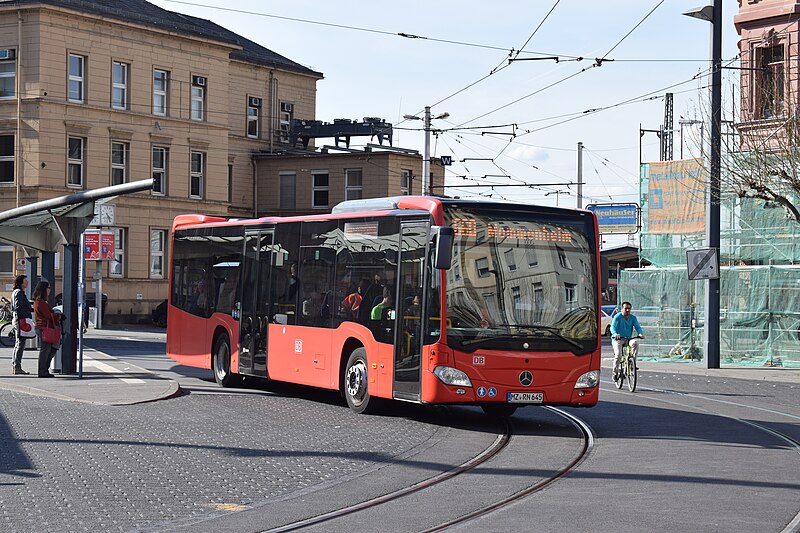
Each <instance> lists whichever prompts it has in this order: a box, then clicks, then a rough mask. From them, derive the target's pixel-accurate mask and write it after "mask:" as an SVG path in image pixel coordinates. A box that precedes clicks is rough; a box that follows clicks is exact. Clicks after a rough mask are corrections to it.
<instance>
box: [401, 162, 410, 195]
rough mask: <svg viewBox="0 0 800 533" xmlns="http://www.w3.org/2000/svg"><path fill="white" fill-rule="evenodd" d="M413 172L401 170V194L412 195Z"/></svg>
mask: <svg viewBox="0 0 800 533" xmlns="http://www.w3.org/2000/svg"><path fill="white" fill-rule="evenodd" d="M412 175H413V172H411V171H410V170H408V169H405V168H404V169H401V170H400V194H401V195H403V196H408V195H410V194H411V176H412Z"/></svg>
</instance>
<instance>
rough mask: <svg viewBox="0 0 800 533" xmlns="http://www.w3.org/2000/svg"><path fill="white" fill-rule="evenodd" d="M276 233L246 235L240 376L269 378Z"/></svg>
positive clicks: (242, 277) (240, 333)
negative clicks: (269, 332)
mask: <svg viewBox="0 0 800 533" xmlns="http://www.w3.org/2000/svg"><path fill="white" fill-rule="evenodd" d="M272 255H273V230H261V231H254V232H246V233H245V250H244V262H243V266H242V276H241V279H242V311H241V317H240V319H239V328H240V331H239V372H240V373H242V374H249V375H252V376H261V377H269V376H268V375H267V327H268V325H269V317H270V311H271V309H270V307H271V306H270V299H269V298H268V297H267V294H268V292H267V291H268V290H269V285H270V269H271V268H272Z"/></svg>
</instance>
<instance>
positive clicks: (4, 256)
mask: <svg viewBox="0 0 800 533" xmlns="http://www.w3.org/2000/svg"><path fill="white" fill-rule="evenodd" d="M0 275H3V276H12V275H14V247H13V246H5V245H0Z"/></svg>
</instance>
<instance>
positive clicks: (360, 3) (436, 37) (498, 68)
mask: <svg viewBox="0 0 800 533" xmlns="http://www.w3.org/2000/svg"><path fill="white" fill-rule="evenodd" d="M150 1H151V2H152V3H154V4H156V5H158V6H160V7H162V8H164V9H168V10H171V11H176V12H180V13H186V14H189V15H192V16H195V17H200V18H204V19H208V20H212V21H214V22H215V23H217V24H219V25H221V26H224V27H226V28H228V29H230V30H232V31H234V32H236V33H238V34H240V35H242V36H244V37H247V38H248V39H251V40H253V41H255V42H257V43H259V44H261V45H262V46H264V47H266V48H269V49H270V50H273V51H275V52H277V53H279V54H281V55H284V56H286V57H288V58H289V59H291V60H293V61H295V62H297V63H300V64H302V65H305V66H307V67H309V68H311V69H313V70H316V71H318V72H321V73H323V75H324V76H325V77H324V79H323V80H321V81H319V82H318V84H317V116H316V117H315V118H316V119H317V120H322V121H325V122H331V121H333V120H334V119H337V118H349V119H357V120H362V119H363V117H380V118H383V119H385V120H386V121H388V122H390V123H392V124H393V125H394V128H395V131H394V139H393V145H394V146H399V147H402V148H411V149H416V150H419V151H420V153H422V152H423V150H424V133H423V131H422V121H419V120H416V121H415V120H405V119H403V116H404V115H416V116H420V117H421V116H422V114H423V112H424V108H425V106H431V113H432V115H433V116H434V117H436V116H439V115H442V114H444V113H448V114H449V116H448V117H447V118H443V119H437V120H433V121H432V127H433V128H434V129H435V131H436V133H435V134H434V135H432V136H431V156H432V157H440V156H448V155H449V156H451V157H452V159H453V165H452V166H450V167H447V168H446V185H447V189H446V191H445V194H447V195H449V196H460V197H470V196H477V195H482V196H490V195H491V196H492V197H493V198H497V199H507V200H509V201H515V202H524V203H532V204H542V205H560V206H567V207H576V206H577V203H578V198H577V187H576V186H575V185H574V183H575V182H576V179H577V175H578V168H577V167H578V143H579V142H580V143H583V146H584V150H583V157H582V159H583V165H582V167H583V168H582V170H583V180H584V187H583V202H582V205H583V206H586V205H587V204H593V203H596V204H603V203H637V202H638V198H639V196H638V195H639V193H638V191H639V171H638V168H639V161H640V157H641V160H643V161H655V160H658V159H659V139H658V136H657V135H656V134H655V133H652V132H646V133H644V134H640V130H641V129H650V130H658V129H660V128H661V125H662V124H663V122H664V100H665V99H664V95H665V94H666V93H668V92H671V93H673V94H674V103H673V107H674V113H673V114H674V123H673V127H674V128H675V130H676V131H675V133H674V158H675V159H679V158H680V151H681V144H682V143H681V138H682V137H683V141H684V142H683V144H684V157H691V156H696V155H698V153H699V148H698V147H697V144H698V142H697V140H698V139H699V137H700V136H699V135H698V129H699V128H701V126H698V125H684V126H683V127H682V128H681V126H680V125H679V121H680V120H681V118H683V119H685V120H694V121H698V122H699V121H703V120H705V121H706V122H707V121H708V118H707V115H708V112H707V109H708V105H707V103H705V102H707V100H708V89H707V86H708V76H707V74H708V67H709V58H710V30H711V24H710V23H708V22H705V21H702V20H698V19H695V18H691V17H688V16H683V15H682V13H684V12H686V11H688V10H690V9H693V8H697V7H700V6H702V5H705V4H707V3H711V0H707V1H706V2H703V0H605V1H598V0H525V1H521V0H520V1H512V0H494V1H492V2H487V1H486V0H480V1H476V0H435V1H430V0H429V1H420V0H403V1H402V2H375V1H374V0H373V1H364V0H316V1H314V0H294V1H292V2H269V1H264V0H193V1H183V0H181V1H178V0H150ZM737 11H738V2H737V1H735V0H723V53H722V57H723V64H725V65H731V66H737V65H738V62H736V58H737V54H738V35H737V33H736V30H735V28H734V25H733V17H734V15H735V14H736V12H737ZM401 33H402V34H405V35H409V36H415V37H403V36H400V35H398V34H401ZM556 57H557V58H558V60H555V59H552V58H556ZM580 58H582V59H580ZM598 58H599V59H601V60H602V61H600V62H599V66H598V61H597V59H598ZM509 59H514V61H511V62H509ZM522 59H526V60H524V61H523V60H522ZM531 59H536V60H531ZM739 75H740V71H738V70H735V69H726V70H725V71H723V108H724V109H731V108H732V107H733V106H735V105H736V103H735V102H734V101H733V97H732V96H730V95H731V94H734V92H733V91H732V90H731V87H732V86H736V85H737V82H736V79H737V78H738V76H739ZM726 95H727V96H726ZM296 118H310V117H296ZM723 118H725V117H723ZM707 128H708V126H706V131H707ZM681 130H682V132H681ZM706 135H707V134H706ZM367 142H375V143H377V140H370V139H368V138H354V139H353V141H352V143H351V147H358V146H359V145H363V144H365V143H367ZM323 143H324V144H334V143H333V140H332V139H331V140H327V139H326V140H320V141H319V142H318V145H319V144H323ZM492 185H495V187H494V188H492V187H491V186H492ZM497 185H505V187H497ZM508 185H514V186H513V187H509V186H508ZM517 185H519V186H517ZM607 237H608V238H607V239H606V247H608V246H615V245H618V244H624V243H625V242H626V237H624V236H620V235H611V236H607Z"/></svg>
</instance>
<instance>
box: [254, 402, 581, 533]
mask: <svg viewBox="0 0 800 533" xmlns="http://www.w3.org/2000/svg"><path fill="white" fill-rule="evenodd" d="M544 409H547V410H549V411H551V412H553V413H555V414H556V415H558V416H560V417H562V418H565V419H567V420H568V421H569V422H570V423H571V424H572V425H573V426H574V427H575V428H576V429H577V431H578V434H579V436H580V438H581V440H582V442H581V445H580V446H579V451H578V453H577V454H576V455H575V456H574V457H573V458H572V459H571V460H570V461H569V462H568V463H567V464H566V465H565V466H563V467H561V468H559V469H557V470H556V471H554V472H553V473H552V474H551V475H548V476H547V477H545V478H544V479H540V480H539V481H538V482H536V483H534V484H533V485H530V486H528V487H525V488H523V489H521V490H518V491H516V492H514V493H513V494H511V495H509V496H507V497H505V498H502V499H501V500H499V501H495V502H492V503H489V504H487V505H484V506H481V507H479V508H477V509H474V510H472V511H470V512H468V513H464V514H463V515H461V516H459V517H457V518H453V519H451V520H448V521H447V522H444V523H442V524H439V525H437V526H435V527H433V528H431V529H427V530H425V531H442V530H445V529H448V528H450V527H453V526H456V525H462V524H465V523H468V522H470V521H471V520H476V519H478V518H480V517H483V516H485V515H487V514H489V513H491V512H493V511H496V510H498V509H501V508H503V507H506V506H509V505H511V504H513V503H515V502H517V501H519V500H522V499H524V498H525V497H527V496H530V495H531V494H534V493H536V492H538V491H541V490H543V489H545V488H547V487H548V486H550V485H552V484H553V483H555V482H556V481H558V480H559V479H561V478H563V477H564V476H566V475H568V474H569V473H570V472H573V471H574V470H575V469H576V468H578V467H579V465H580V464H581V463H582V462H583V461H584V460H585V459H586V458H587V457H588V455H589V453H590V452H591V450H592V449H593V447H594V433H593V431H592V429H591V428H590V427H589V426H588V425H587V424H586V423H585V422H584V421H583V420H581V419H580V418H578V417H576V416H574V415H572V414H570V413H568V412H566V411H563V410H561V409H557V408H553V407H544ZM502 423H503V431H502V432H500V433H498V434H497V437H496V438H495V440H494V441H493V442H492V444H491V445H490V446H488V447H487V448H485V449H484V450H483V451H482V452H481V453H479V454H477V455H475V456H473V457H472V458H471V459H469V460H468V461H465V462H464V463H462V464H460V465H458V466H456V467H455V468H452V469H451V470H448V471H446V472H442V473H440V474H438V475H436V476H433V477H430V478H427V479H425V480H422V481H420V482H418V483H414V484H412V485H409V486H407V487H403V488H400V489H397V490H395V491H392V492H389V493H387V494H384V495H382V496H379V497H376V498H372V499H369V500H366V501H362V502H359V503H357V504H353V505H349V506H346V507H341V508H339V509H336V510H333V511H330V512H327V513H324V514H320V515H317V516H314V517H310V518H307V519H304V520H299V521H296V522H292V523H288V524H285V525H283V526H280V527H276V528H272V529H268V530H265V531H264V532H263V533H279V532H286V531H297V530H300V529H305V528H310V527H314V526H325V525H326V524H327V525H331V523H333V522H334V521H335V520H337V519H340V518H342V517H345V516H348V515H353V514H355V513H359V512H364V511H367V510H370V509H374V508H376V507H378V506H380V505H383V504H386V503H388V502H391V501H395V500H401V499H402V498H407V497H409V496H412V495H414V494H418V493H421V492H422V491H425V490H427V489H431V488H432V487H434V486H436V485H441V484H442V483H444V482H446V481H449V480H453V479H454V478H456V477H458V476H462V475H464V474H466V473H468V472H472V471H476V469H479V467H481V466H482V465H487V464H488V463H489V462H490V461H491V460H492V459H496V458H497V457H498V456H499V455H500V454H501V453H502V452H503V451H504V450H506V448H507V447H508V446H509V444H510V443H511V441H512V438H513V436H514V431H513V424H512V423H513V420H503V421H502ZM423 530H424V529H423Z"/></svg>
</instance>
